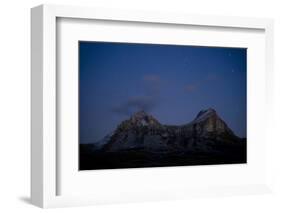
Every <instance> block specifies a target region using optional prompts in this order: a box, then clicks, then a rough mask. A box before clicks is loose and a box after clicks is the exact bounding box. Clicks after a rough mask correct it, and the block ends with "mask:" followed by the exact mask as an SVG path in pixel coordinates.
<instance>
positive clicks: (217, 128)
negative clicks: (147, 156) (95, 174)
mask: <svg viewBox="0 0 281 213" xmlns="http://www.w3.org/2000/svg"><path fill="white" fill-rule="evenodd" d="M236 141H240V138H238V137H237V136H236V135H235V134H234V133H233V131H232V130H231V129H230V128H229V127H228V126H227V124H226V123H225V122H224V121H223V120H222V119H221V118H220V117H219V115H218V114H217V112H216V111H215V110H214V109H212V108H209V109H207V110H201V111H200V112H199V113H198V114H197V116H196V117H195V119H194V120H193V121H191V122H190V123H187V124H184V125H179V126H173V125H163V124H161V123H160V122H159V121H157V120H156V119H155V118H154V117H153V116H152V115H149V114H148V113H146V112H145V111H139V112H136V113H135V114H133V115H132V116H131V117H130V118H129V119H128V120H125V121H123V122H122V123H121V124H120V125H119V126H118V127H117V129H116V130H115V131H114V133H113V134H112V135H111V137H110V138H109V137H107V143H105V144H104V146H103V147H102V148H103V150H104V151H117V150H130V149H144V150H151V151H162V152H163V151H172V150H187V151H188V150H189V151H192V150H195V149H196V150H198V149H199V150H200V149H201V150H211V149H212V145H213V144H214V143H221V142H223V143H235V142H236Z"/></svg>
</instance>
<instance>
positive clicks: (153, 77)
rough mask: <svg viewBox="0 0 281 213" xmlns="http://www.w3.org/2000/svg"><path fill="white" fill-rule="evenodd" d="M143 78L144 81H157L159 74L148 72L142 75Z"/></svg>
mask: <svg viewBox="0 0 281 213" xmlns="http://www.w3.org/2000/svg"><path fill="white" fill-rule="evenodd" d="M143 80H144V81H145V82H153V83H155V82H159V81H160V76H159V75H155V74H148V75H145V76H143Z"/></svg>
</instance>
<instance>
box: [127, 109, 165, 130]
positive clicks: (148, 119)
mask: <svg viewBox="0 0 281 213" xmlns="http://www.w3.org/2000/svg"><path fill="white" fill-rule="evenodd" d="M129 121H130V122H131V123H133V124H134V125H137V126H148V125H159V124H160V123H159V122H158V121H157V120H156V119H155V118H154V117H153V116H151V115H149V114H148V113H146V112H145V111H143V110H141V111H138V112H136V113H135V114H133V115H132V117H131V118H130V119H129Z"/></svg>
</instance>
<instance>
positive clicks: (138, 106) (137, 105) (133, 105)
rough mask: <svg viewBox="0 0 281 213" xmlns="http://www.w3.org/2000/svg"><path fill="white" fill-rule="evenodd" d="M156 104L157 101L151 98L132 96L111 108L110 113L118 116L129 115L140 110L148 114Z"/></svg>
mask: <svg viewBox="0 0 281 213" xmlns="http://www.w3.org/2000/svg"><path fill="white" fill-rule="evenodd" d="M157 104H158V101H157V100H156V99H155V98H154V97H153V96H134V97H129V99H128V100H127V101H126V102H124V103H122V104H120V105H118V106H115V107H113V109H112V111H113V112H115V113H117V114H120V115H131V114H132V113H133V112H136V111H140V110H144V111H146V112H150V111H151V110H152V109H153V108H154V107H155V106H157Z"/></svg>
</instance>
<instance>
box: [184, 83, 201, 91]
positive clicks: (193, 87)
mask: <svg viewBox="0 0 281 213" xmlns="http://www.w3.org/2000/svg"><path fill="white" fill-rule="evenodd" d="M197 89H198V86H197V85H195V84H187V85H185V87H184V90H185V91H186V92H194V91H196V90H197Z"/></svg>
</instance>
